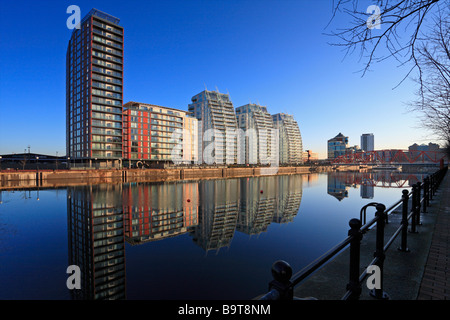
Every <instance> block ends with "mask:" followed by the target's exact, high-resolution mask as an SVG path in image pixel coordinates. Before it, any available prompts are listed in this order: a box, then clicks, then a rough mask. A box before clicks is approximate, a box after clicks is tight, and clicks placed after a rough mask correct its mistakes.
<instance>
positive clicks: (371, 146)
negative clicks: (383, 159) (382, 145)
mask: <svg viewBox="0 0 450 320" xmlns="http://www.w3.org/2000/svg"><path fill="white" fill-rule="evenodd" d="M361 149H362V150H364V151H374V150H375V142H374V136H373V133H364V134H363V135H361Z"/></svg>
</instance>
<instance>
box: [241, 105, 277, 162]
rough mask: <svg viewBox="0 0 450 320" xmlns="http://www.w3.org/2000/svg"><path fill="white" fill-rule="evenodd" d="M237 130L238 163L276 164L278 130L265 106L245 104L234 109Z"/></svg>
mask: <svg viewBox="0 0 450 320" xmlns="http://www.w3.org/2000/svg"><path fill="white" fill-rule="evenodd" d="M236 118H237V124H238V128H239V129H240V130H239V134H238V139H239V140H238V145H239V151H240V152H239V159H238V163H241V164H242V163H246V164H272V163H277V164H278V130H275V127H274V124H273V119H272V116H271V115H270V114H269V113H268V112H267V108H266V107H265V106H260V105H258V104H252V103H250V104H246V105H244V106H241V107H238V108H236Z"/></svg>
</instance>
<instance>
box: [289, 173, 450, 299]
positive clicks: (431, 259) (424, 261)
mask: <svg viewBox="0 0 450 320" xmlns="http://www.w3.org/2000/svg"><path fill="white" fill-rule="evenodd" d="M385 205H386V207H389V206H390V205H391V203H386V204H385ZM409 208H410V207H409ZM371 218H372V216H370V215H369V211H368V216H367V221H369V220H370V219H371ZM400 223H401V205H400V206H399V208H398V209H397V210H395V211H394V212H393V213H392V214H390V215H389V223H388V224H387V225H386V227H385V231H386V232H385V234H386V237H385V243H387V241H388V239H389V238H390V237H391V236H392V234H393V233H394V232H395V231H396V230H397V228H398V227H399V226H400ZM421 223H422V224H421V225H420V226H417V228H416V230H417V231H418V232H417V233H409V232H408V242H407V247H408V249H409V250H410V251H409V252H402V251H399V250H397V248H398V247H400V243H401V235H399V236H398V237H397V238H396V240H395V241H394V242H393V243H392V245H391V246H390V247H389V249H388V251H387V252H386V259H385V262H384V287H383V289H384V291H385V292H386V293H387V295H388V296H389V299H391V300H417V299H421V300H422V299H440V300H444V299H448V298H450V274H449V270H450V269H449V266H450V259H449V253H450V232H449V231H450V175H449V174H447V175H446V176H445V178H444V180H443V181H442V183H441V185H440V186H439V189H438V191H437V192H436V194H435V195H434V197H433V200H431V201H430V207H428V209H427V212H426V213H422V214H421ZM375 230H376V229H375V228H374V229H372V230H369V231H368V232H367V233H365V234H364V237H363V240H362V242H361V273H362V272H363V270H365V268H366V267H367V266H368V265H369V264H370V262H371V261H372V260H373V253H374V251H375ZM348 251H349V250H348V249H346V250H344V251H343V252H342V253H341V254H339V256H337V257H336V258H335V259H333V260H332V261H330V262H328V263H327V264H326V265H325V266H323V267H322V268H321V269H320V270H318V271H317V272H316V273H314V274H313V275H312V276H310V277H309V278H308V279H306V280H305V281H303V283H301V284H299V285H298V286H297V287H296V288H295V290H294V295H295V296H296V297H298V298H307V297H314V298H316V299H319V300H339V299H341V298H342V297H343V296H344V294H345V292H346V285H347V283H348V279H349V260H350V259H349V252H348ZM371 299H374V298H373V297H372V296H371V295H370V290H369V289H368V288H367V285H366V283H365V282H364V283H363V284H362V294H361V297H360V300H371Z"/></svg>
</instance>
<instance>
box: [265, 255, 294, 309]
mask: <svg viewBox="0 0 450 320" xmlns="http://www.w3.org/2000/svg"><path fill="white" fill-rule="evenodd" d="M272 277H273V279H274V280H272V281H271V282H270V283H269V291H271V290H273V289H275V290H277V291H278V293H279V297H278V299H279V300H293V298H294V290H293V288H292V283H291V277H292V268H291V266H290V265H289V263H287V262H286V261H283V260H278V261H275V262H274V264H273V265H272Z"/></svg>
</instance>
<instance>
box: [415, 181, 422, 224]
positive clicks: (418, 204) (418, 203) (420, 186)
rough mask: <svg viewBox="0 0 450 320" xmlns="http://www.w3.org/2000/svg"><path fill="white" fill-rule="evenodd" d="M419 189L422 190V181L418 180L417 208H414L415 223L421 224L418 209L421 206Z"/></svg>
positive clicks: (419, 209)
mask: <svg viewBox="0 0 450 320" xmlns="http://www.w3.org/2000/svg"><path fill="white" fill-rule="evenodd" d="M421 190H422V183H421V182H420V181H419V182H417V200H416V201H417V210H416V214H417V220H416V223H417V225H419V226H420V225H422V222H420V211H421V208H422V204H421V200H422V199H421Z"/></svg>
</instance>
